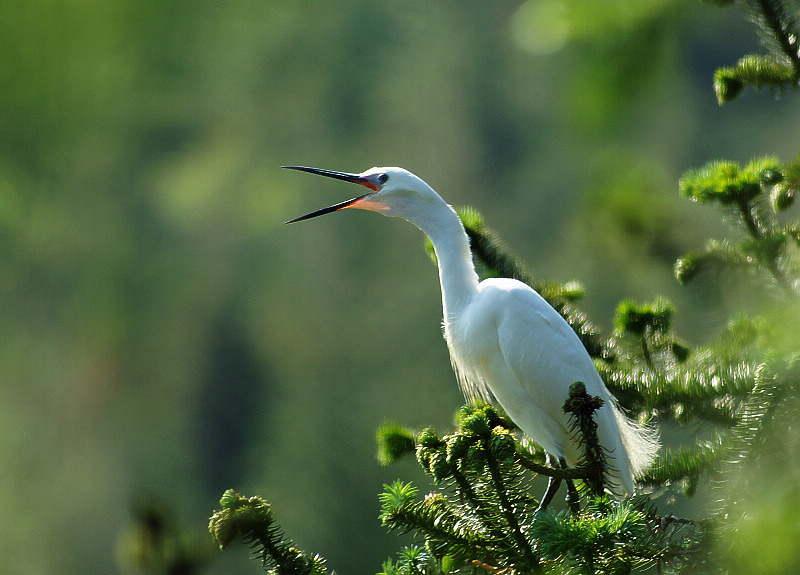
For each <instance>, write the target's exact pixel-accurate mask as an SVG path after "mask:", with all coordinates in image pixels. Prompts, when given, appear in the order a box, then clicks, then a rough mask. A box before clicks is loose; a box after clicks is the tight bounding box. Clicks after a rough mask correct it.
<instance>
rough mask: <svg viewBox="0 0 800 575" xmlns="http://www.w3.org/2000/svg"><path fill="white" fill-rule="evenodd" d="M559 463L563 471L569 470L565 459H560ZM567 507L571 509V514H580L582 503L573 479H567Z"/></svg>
mask: <svg viewBox="0 0 800 575" xmlns="http://www.w3.org/2000/svg"><path fill="white" fill-rule="evenodd" d="M558 462H559V463H560V464H561V469H566V468H567V462H566V460H565V459H564V458H563V457H559V458H558ZM566 481H567V507H569V511H570V513H573V514H575V513H578V512H579V511H580V510H581V503H580V496H579V495H578V490H577V489H576V488H575V482H574V481H572V479H567V480H566Z"/></svg>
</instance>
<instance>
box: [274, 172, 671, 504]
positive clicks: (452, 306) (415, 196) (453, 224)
mask: <svg viewBox="0 0 800 575" xmlns="http://www.w3.org/2000/svg"><path fill="white" fill-rule="evenodd" d="M286 167H288V168H291V169H298V170H302V171H306V172H310V173H315V174H320V175H323V176H328V177H333V178H337V179H342V180H346V181H350V182H355V183H359V184H361V185H364V186H366V187H367V188H369V189H370V190H371V192H369V193H367V194H365V195H363V196H359V197H357V198H353V199H352V200H348V201H346V202H342V203H340V204H336V205H334V206H331V207H329V208H324V209H322V210H318V211H316V212H312V213H310V214H307V215H305V216H301V217H300V218H296V219H294V220H291V221H292V222H295V221H300V220H303V219H308V218H311V217H315V216H319V215H322V214H325V213H329V212H332V211H336V210H340V209H344V208H357V209H362V210H370V211H375V212H379V213H382V214H384V215H386V216H397V217H400V218H403V219H405V220H407V221H409V222H411V223H412V224H414V225H415V226H417V227H418V228H419V229H421V230H422V231H423V232H424V233H425V234H427V236H428V237H429V238H430V240H431V242H432V244H433V247H434V250H435V252H436V256H437V259H438V266H439V279H440V282H441V288H442V308H443V314H444V335H445V339H446V340H447V345H448V348H449V350H450V357H451V360H452V363H453V368H454V370H455V372H456V374H457V376H458V381H459V384H460V385H461V388H462V391H463V392H464V395H465V396H466V397H467V398H468V399H474V398H482V399H484V400H486V401H496V402H497V403H499V404H500V406H501V407H502V408H503V409H504V410H505V411H506V413H507V414H508V415H509V416H510V417H511V419H512V420H513V421H514V422H515V423H516V424H517V425H518V426H519V427H520V429H522V431H523V432H524V433H525V434H526V435H528V436H529V437H530V438H531V439H533V440H534V441H535V442H536V443H538V444H539V445H541V446H542V447H543V448H544V450H545V451H546V452H547V453H549V454H551V455H553V456H556V457H558V458H563V459H564V460H566V462H567V464H568V465H574V464H575V463H576V462H577V461H578V459H579V458H580V451H579V446H578V445H577V444H576V443H575V441H574V438H573V436H572V434H571V433H570V427H569V419H568V416H567V415H565V414H564V413H563V412H562V409H561V407H562V405H563V404H564V401H565V400H566V398H567V394H568V389H569V385H570V384H571V383H573V382H576V381H582V382H583V383H584V384H585V385H586V391H587V393H589V394H590V395H595V396H599V397H600V398H602V399H603V401H604V405H603V406H602V407H601V408H600V409H598V410H597V412H596V415H595V417H596V421H597V424H598V431H597V433H598V439H599V441H600V445H601V446H603V448H604V449H605V450H606V452H607V453H608V460H609V463H610V465H611V467H612V470H611V472H610V474H609V479H610V485H609V488H610V489H611V490H612V492H613V493H614V494H615V495H617V496H625V495H629V494H631V493H633V491H634V479H635V478H636V477H637V476H639V475H640V474H641V473H642V472H643V471H645V470H646V469H647V467H648V466H649V465H650V464H651V463H652V461H653V458H654V457H655V453H656V451H657V449H658V440H657V436H656V434H655V432H654V431H652V430H650V429H646V428H643V427H642V426H640V425H638V424H636V423H634V422H633V421H630V420H629V419H628V418H626V417H625V416H624V415H623V414H622V412H621V411H620V410H619V408H618V407H617V405H616V402H615V401H614V398H613V397H612V396H611V394H610V393H609V391H608V389H607V388H606V386H605V384H604V383H603V381H602V379H601V378H600V375H599V374H598V373H597V370H596V368H595V366H594V364H593V362H592V359H591V357H590V356H589V354H588V353H587V351H586V349H585V348H584V346H583V344H582V343H581V341H580V339H579V338H578V336H577V335H576V334H575V332H574V331H573V330H572V328H571V327H570V326H569V324H568V323H567V322H566V321H565V320H564V319H563V318H562V317H561V316H560V315H559V314H558V313H557V312H556V311H555V310H554V309H553V308H552V307H551V306H550V305H549V304H548V303H547V302H546V301H545V300H544V299H543V298H542V297H541V296H540V295H539V294H538V293H537V292H536V291H535V290H533V289H532V288H530V287H529V286H528V285H526V284H524V283H522V282H519V281H517V280H513V279H507V278H491V279H487V280H484V281H482V282H479V281H478V276H477V273H476V272H475V266H474V264H473V262H472V256H471V253H470V249H469V239H468V237H467V234H466V232H465V230H464V226H463V224H462V223H461V220H460V219H459V217H458V215H457V214H456V213H455V211H454V210H453V209H452V208H451V207H450V206H449V205H448V204H447V203H446V202H445V201H444V200H443V199H442V198H441V197H440V196H439V195H438V194H437V193H436V192H435V191H434V190H433V189H432V188H431V187H430V186H428V184H426V183H425V182H424V181H422V180H421V179H420V178H418V177H417V176H415V175H414V174H412V173H411V172H408V171H407V170H404V169H402V168H372V169H370V170H367V171H366V172H363V173H361V174H348V173H344V172H333V171H329V170H320V169H317V168H306V167H301V166H286Z"/></svg>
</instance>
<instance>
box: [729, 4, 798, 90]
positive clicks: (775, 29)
mask: <svg viewBox="0 0 800 575" xmlns="http://www.w3.org/2000/svg"><path fill="white" fill-rule="evenodd" d="M743 3H744V5H745V6H746V7H747V9H748V11H749V12H750V15H751V19H752V20H753V22H754V23H755V24H756V28H757V30H758V32H759V33H760V35H761V37H762V39H763V40H764V43H765V45H766V46H767V48H768V49H769V50H770V52H771V53H770V54H768V55H756V54H750V55H747V56H745V57H743V58H742V59H740V60H739V61H738V62H737V63H736V66H735V67H724V68H719V69H718V70H717V71H716V72H715V74H714V92H715V94H716V96H717V101H718V102H719V103H720V105H722V104H725V103H727V102H730V101H731V100H733V99H735V98H736V97H737V96H738V95H739V93H740V92H741V91H742V89H743V88H744V86H745V85H747V84H749V85H752V86H755V87H756V88H759V89H760V88H761V87H763V86H769V87H770V88H775V89H782V88H783V86H786V85H789V86H794V87H796V86H797V85H798V81H800V41H799V40H798V26H797V19H796V18H795V16H794V14H795V13H796V11H797V8H796V7H795V6H790V5H789V4H790V3H789V2H786V1H784V0H747V1H745V2H743Z"/></svg>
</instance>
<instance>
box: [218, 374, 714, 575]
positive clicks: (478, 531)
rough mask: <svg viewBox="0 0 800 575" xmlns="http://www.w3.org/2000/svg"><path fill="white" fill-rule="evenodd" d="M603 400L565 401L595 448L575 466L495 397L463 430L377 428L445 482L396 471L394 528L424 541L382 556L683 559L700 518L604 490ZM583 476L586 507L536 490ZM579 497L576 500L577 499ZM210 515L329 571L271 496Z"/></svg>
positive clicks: (301, 568) (229, 500) (397, 452)
mask: <svg viewBox="0 0 800 575" xmlns="http://www.w3.org/2000/svg"><path fill="white" fill-rule="evenodd" d="M598 407H600V402H599V401H598V398H596V397H591V396H589V395H588V394H586V392H585V388H584V387H583V386H582V385H580V384H579V383H578V384H576V385H573V386H572V389H571V393H570V397H569V398H568V400H567V401H566V403H565V405H564V408H565V411H568V412H569V413H570V414H571V416H572V420H573V422H574V429H575V433H576V434H577V435H579V436H580V437H579V438H578V440H579V443H580V444H581V445H582V446H583V448H584V459H583V460H582V461H581V463H580V465H579V466H578V467H575V468H563V467H553V466H549V465H547V464H546V463H545V454H544V453H543V452H542V451H540V450H531V449H529V447H528V446H526V445H523V444H522V443H520V442H519V441H518V440H517V439H516V437H515V428H514V426H513V424H511V422H510V421H509V420H508V419H506V418H505V417H504V416H503V415H502V414H500V413H499V412H498V411H497V410H496V409H495V408H494V407H492V406H489V405H477V406H465V407H463V408H461V410H460V411H459V413H458V418H457V427H456V429H455V430H454V432H453V433H451V434H449V435H445V436H443V437H440V436H439V435H438V434H437V433H436V432H435V431H434V430H433V429H431V428H427V429H424V430H423V431H421V432H419V433H416V434H415V433H412V432H411V431H409V430H408V429H406V428H404V427H403V426H401V425H398V424H395V423H387V424H385V425H383V426H382V427H381V428H380V429H379V430H378V446H379V453H378V455H379V459H380V460H381V461H382V462H383V463H391V462H393V461H396V460H397V459H399V458H401V457H403V456H404V455H409V454H414V455H415V457H416V459H417V461H418V462H419V464H420V465H421V467H422V468H423V470H424V471H425V473H426V474H427V475H428V476H430V477H431V479H432V482H433V484H434V486H435V487H436V490H435V491H432V492H430V493H428V494H427V495H425V496H423V497H420V496H419V493H420V492H419V489H418V488H417V487H416V486H415V485H413V484H412V483H407V482H403V481H400V480H398V481H395V482H394V483H393V484H391V485H386V486H385V490H384V492H383V493H382V494H381V495H380V496H379V498H380V503H381V512H380V519H381V522H382V523H383V525H384V526H385V527H387V528H388V529H389V530H393V531H398V532H402V533H408V532H410V533H413V534H414V535H415V539H416V541H417V543H418V544H415V545H412V546H409V547H406V548H404V549H403V550H401V551H400V553H399V555H398V557H397V558H396V559H395V560H387V561H386V562H385V563H384V565H383V573H384V574H386V575H411V574H417V573H419V574H422V573H425V574H432V573H433V574H437V573H442V574H444V573H453V572H457V571H462V570H470V569H475V568H477V569H480V570H489V571H495V570H499V569H504V570H509V572H528V573H530V572H538V571H545V570H547V568H548V567H552V566H553V565H555V564H557V563H569V564H572V565H576V566H581V567H588V566H593V567H592V569H596V571H592V572H609V573H610V572H614V573H617V572H627V570H629V569H631V568H635V567H641V566H646V565H649V564H652V563H654V562H680V561H682V560H683V559H684V558H685V557H686V556H687V555H688V554H689V553H691V552H692V550H693V549H694V548H695V547H696V546H697V545H698V541H699V539H700V535H701V533H700V529H699V527H697V526H696V525H695V524H692V523H691V522H688V521H682V520H675V519H671V518H669V519H668V518H663V517H659V516H658V515H657V514H656V513H655V511H654V510H653V508H651V507H649V504H648V503H646V501H645V499H643V498H639V499H632V500H626V501H615V500H613V499H611V498H609V497H607V496H606V495H605V494H604V493H603V486H602V481H603V477H604V470H605V467H606V465H607V463H606V462H605V457H604V453H603V450H602V448H600V447H599V446H598V444H597V437H596V434H595V433H594V429H593V426H592V425H591V419H592V413H593V412H594V410H595V409H597V408H598ZM539 475H544V476H546V477H548V478H553V479H557V480H558V481H562V480H563V481H575V482H577V483H578V485H579V486H580V487H579V492H580V494H581V496H582V503H583V505H582V508H581V507H580V506H577V505H576V506H572V505H570V507H572V510H571V511H566V510H565V511H559V510H557V509H542V507H541V502H540V501H539V500H537V499H536V497H534V496H533V495H532V491H533V489H532V485H533V482H534V480H535V479H536V477H537V476H539ZM576 503H577V502H576ZM220 505H221V506H222V507H221V509H220V510H219V511H216V512H215V513H214V515H213V517H212V518H211V521H210V523H209V530H210V531H211V533H212V534H213V535H214V537H215V538H216V540H217V541H218V543H219V544H220V546H224V545H227V544H228V543H230V542H232V541H233V540H234V539H236V538H237V537H240V538H241V539H242V540H243V541H244V542H245V543H248V544H250V545H251V546H252V547H253V549H254V552H255V556H256V557H258V558H259V559H261V561H262V562H263V564H264V566H265V568H266V569H267V571H268V572H270V573H281V574H285V575H294V574H297V575H310V574H314V573H319V574H322V573H326V572H327V567H326V565H325V562H324V560H323V559H321V558H320V557H319V556H317V555H313V554H307V553H304V552H302V551H300V550H298V549H297V548H296V547H295V546H294V544H293V543H292V542H291V541H290V540H287V539H286V537H285V536H284V534H283V532H282V531H281V530H280V528H279V527H278V526H277V523H276V521H275V518H274V516H273V514H272V510H271V508H270V506H269V504H268V503H267V502H266V501H264V500H263V499H260V498H258V497H250V498H247V497H244V496H241V495H239V494H237V493H235V492H233V491H232V490H229V491H227V492H226V493H225V494H224V495H223V497H222V499H221V501H220Z"/></svg>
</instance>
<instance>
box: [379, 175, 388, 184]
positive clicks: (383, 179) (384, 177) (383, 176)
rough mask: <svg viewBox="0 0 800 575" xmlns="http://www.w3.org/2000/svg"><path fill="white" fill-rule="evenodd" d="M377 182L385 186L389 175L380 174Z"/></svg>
mask: <svg viewBox="0 0 800 575" xmlns="http://www.w3.org/2000/svg"><path fill="white" fill-rule="evenodd" d="M378 181H379V182H380V183H381V184H385V183H386V182H388V181H389V174H381V175H380V176H378Z"/></svg>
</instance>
